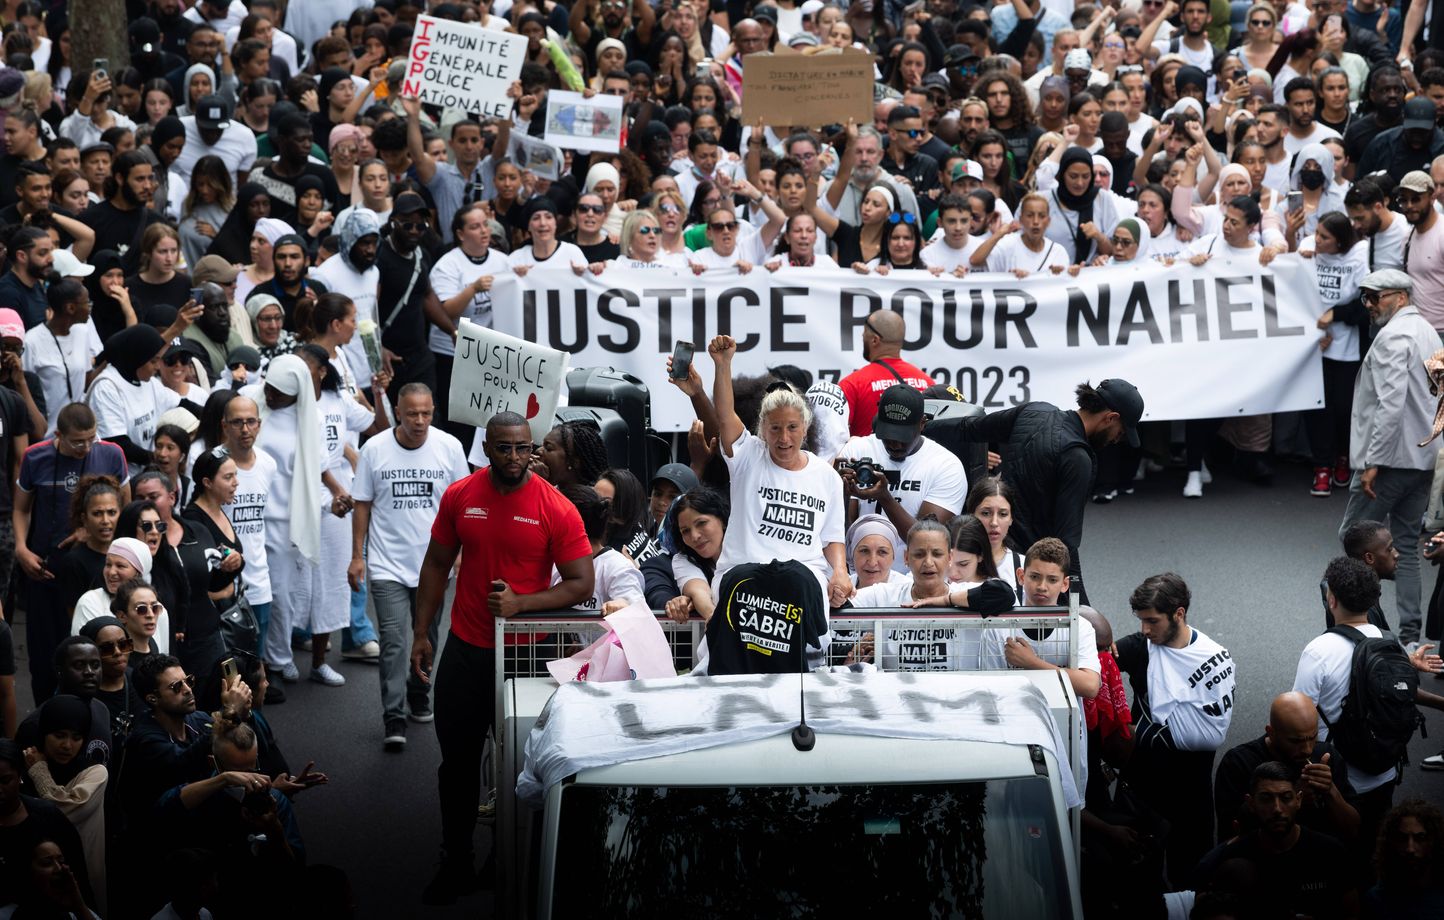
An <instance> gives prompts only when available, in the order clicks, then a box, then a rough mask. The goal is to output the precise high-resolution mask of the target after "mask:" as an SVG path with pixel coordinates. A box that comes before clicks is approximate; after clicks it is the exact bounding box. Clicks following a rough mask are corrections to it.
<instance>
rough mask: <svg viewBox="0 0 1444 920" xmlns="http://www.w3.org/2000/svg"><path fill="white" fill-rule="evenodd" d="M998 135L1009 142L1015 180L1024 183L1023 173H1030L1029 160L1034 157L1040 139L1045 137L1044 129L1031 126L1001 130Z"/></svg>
mask: <svg viewBox="0 0 1444 920" xmlns="http://www.w3.org/2000/svg"><path fill="white" fill-rule="evenodd" d="M998 133H999V134H1001V135H1003V138H1004V140H1006V141H1007V142H1008V152H1009V153H1011V154H1012V155H1013V178H1014V179H1017V180H1019V181H1022V179H1023V173H1025V172H1027V171H1028V158H1029V157H1031V156H1032V155H1033V148H1034V147H1035V146H1036V145H1037V143H1038V138H1040V137H1042V136H1043V129H1042V128H1040V127H1038V126H1037V125H1029V126H1028V127H1026V128H1009V129H1007V130H1006V131H1005V130H1002V129H999V130H998Z"/></svg>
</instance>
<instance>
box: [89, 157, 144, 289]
mask: <svg viewBox="0 0 1444 920" xmlns="http://www.w3.org/2000/svg"><path fill="white" fill-rule="evenodd" d="M154 194H155V167H153V166H151V165H150V163H149V162H148V161H147V160H146V157H145V154H143V153H141V152H140V151H139V150H127V151H126V152H125V153H122V154H121V155H120V156H118V157H116V158H115V163H114V165H113V166H112V167H111V170H110V176H109V177H107V178H106V180H105V199H104V200H102V201H100V202H98V203H96V204H93V205H91V206H90V207H88V208H86V209H85V211H84V212H82V213H81V215H80V221H81V223H83V224H85V225H86V226H87V227H90V228H91V229H92V230H94V231H95V246H94V249H93V251H95V252H100V251H101V250H103V249H113V250H115V251H116V252H117V253H119V254H120V266H121V268H123V269H125V273H126V275H133V274H135V273H136V272H138V271H140V245H139V244H140V235H141V234H142V233H144V232H145V228H146V227H149V226H150V225H151V224H154V223H158V222H160V221H161V220H163V219H164V218H162V217H161V216H160V215H159V214H157V213H156V212H155V211H153V210H151V207H150V204H151V200H152V198H153V196H154Z"/></svg>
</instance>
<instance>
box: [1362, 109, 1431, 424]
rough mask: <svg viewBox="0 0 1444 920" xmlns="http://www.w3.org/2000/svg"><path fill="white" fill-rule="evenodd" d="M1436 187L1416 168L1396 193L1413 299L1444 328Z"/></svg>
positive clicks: (1420, 310) (1426, 316)
mask: <svg viewBox="0 0 1444 920" xmlns="http://www.w3.org/2000/svg"><path fill="white" fill-rule="evenodd" d="M1415 101H1417V100H1412V99H1411V100H1410V102H1411V103H1413V102H1415ZM1435 191H1436V187H1435V185H1434V180H1433V179H1431V178H1429V174H1428V173H1426V172H1423V171H1419V170H1415V171H1414V172H1411V173H1408V174H1407V175H1405V176H1404V178H1403V179H1402V180H1401V181H1400V182H1399V187H1398V188H1397V189H1395V191H1394V194H1395V198H1396V200H1397V201H1398V204H1399V211H1400V212H1401V213H1402V214H1403V215H1404V219H1405V220H1406V221H1408V222H1409V234H1408V236H1407V237H1406V239H1405V241H1404V271H1405V272H1406V273H1407V274H1408V275H1409V277H1410V278H1411V279H1413V282H1414V292H1413V296H1412V297H1411V298H1409V299H1410V300H1412V301H1413V303H1414V304H1415V305H1416V306H1418V308H1419V312H1420V313H1421V314H1423V316H1424V318H1425V319H1427V320H1428V321H1429V325H1431V326H1433V327H1434V328H1435V329H1444V222H1441V221H1440V220H1439V212H1438V211H1437V210H1436V209H1435V207H1434V193H1435ZM1366 305H1367V304H1366ZM1425 427H1426V430H1427V427H1428V426H1425ZM1419 436H1420V437H1423V433H1422V432H1421V433H1420V435H1419Z"/></svg>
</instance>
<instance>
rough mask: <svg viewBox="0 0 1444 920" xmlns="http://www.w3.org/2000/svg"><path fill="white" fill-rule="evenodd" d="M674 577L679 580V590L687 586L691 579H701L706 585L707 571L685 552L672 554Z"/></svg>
mask: <svg viewBox="0 0 1444 920" xmlns="http://www.w3.org/2000/svg"><path fill="white" fill-rule="evenodd" d="M672 577H673V578H674V579H676V580H677V590H678V591H681V590H683V589H684V588H686V587H687V583H688V582H689V581H700V582H702V584H704V585H705V584H707V573H706V572H704V571H702V567H701V566H699V565H697V563H695V562H693V561H692V560H691V559H688V558H687V557H686V555H685V554H683V553H673V554H672Z"/></svg>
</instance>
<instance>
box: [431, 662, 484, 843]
mask: <svg viewBox="0 0 1444 920" xmlns="http://www.w3.org/2000/svg"><path fill="white" fill-rule="evenodd" d="M495 680H496V651H495V649H489V648H481V647H480V646H476V645H471V644H470V643H467V642H463V641H462V640H461V639H458V638H457V637H456V633H450V634H448V635H447V637H446V648H445V649H444V650H443V651H442V653H441V661H439V662H438V663H437V666H436V677H435V678H434V683H435V685H436V689H435V699H434V702H433V703H432V708H433V710H434V711H435V713H436V741H437V743H438V744H439V745H440V746H441V766H440V767H438V768H437V770H436V785H437V790H438V792H439V793H440V798H441V846H442V849H444V850H445V851H446V856H447V858H448V859H455V860H458V861H463V862H467V861H469V860H470V859H471V855H472V838H473V836H474V834H475V831H476V809H477V806H478V805H480V804H481V756H482V751H483V750H484V749H485V747H486V735H487V732H488V731H489V730H490V729H491V725H492V722H493V721H494V719H495V714H496V683H495Z"/></svg>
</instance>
